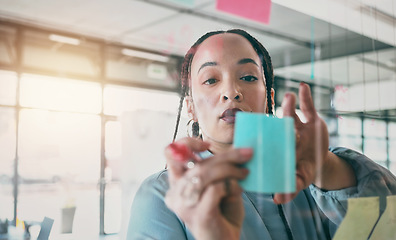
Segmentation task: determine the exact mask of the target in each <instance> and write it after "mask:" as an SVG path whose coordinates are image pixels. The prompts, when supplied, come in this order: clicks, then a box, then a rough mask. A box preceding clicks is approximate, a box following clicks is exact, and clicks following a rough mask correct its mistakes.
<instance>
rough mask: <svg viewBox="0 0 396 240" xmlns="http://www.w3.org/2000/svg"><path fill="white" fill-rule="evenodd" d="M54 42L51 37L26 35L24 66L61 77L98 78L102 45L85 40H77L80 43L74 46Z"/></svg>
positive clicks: (27, 32) (29, 32)
mask: <svg viewBox="0 0 396 240" xmlns="http://www.w3.org/2000/svg"><path fill="white" fill-rule="evenodd" d="M62 37H68V36H62ZM50 38H51V35H50V34H48V33H40V32H36V31H25V32H24V49H23V57H22V59H23V63H22V64H23V65H24V66H26V67H29V68H35V69H44V70H49V71H54V72H56V73H60V74H64V73H71V74H77V75H81V76H82V75H84V76H98V74H99V64H100V62H98V60H99V59H100V57H99V54H100V48H99V45H97V44H94V43H91V42H89V41H86V40H83V39H82V40H80V39H75V40H76V43H75V45H73V44H67V43H62V42H59V41H51V40H50Z"/></svg>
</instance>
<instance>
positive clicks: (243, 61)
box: [238, 58, 259, 67]
mask: <svg viewBox="0 0 396 240" xmlns="http://www.w3.org/2000/svg"><path fill="white" fill-rule="evenodd" d="M246 63H253V64H254V65H256V66H257V67H258V66H259V65H258V64H257V63H256V61H254V60H253V59H251V58H242V59H241V60H239V61H238V64H246Z"/></svg>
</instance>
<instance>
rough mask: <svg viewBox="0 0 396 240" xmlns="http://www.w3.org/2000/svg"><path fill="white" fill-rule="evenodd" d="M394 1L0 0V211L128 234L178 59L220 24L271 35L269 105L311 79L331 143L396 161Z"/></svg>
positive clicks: (76, 232) (89, 231)
mask: <svg viewBox="0 0 396 240" xmlns="http://www.w3.org/2000/svg"><path fill="white" fill-rule="evenodd" d="M395 12H396V2H395V1H393V0H378V1H360V0H347V1H338V0H337V1H334V0H321V1H313V0H311V1H310V0H300V1H293V0H289V1H280V0H273V1H272V3H271V11H270V15H269V17H270V18H269V22H268V23H262V22H258V21H255V20H250V19H247V18H246V17H241V16H238V15H235V14H230V13H227V12H224V11H221V10H218V9H216V0H195V1H182V0H141V1H140V0H113V1H105V0H97V1H93V0H85V1H77V0H73V1H70V0H57V1H50V0H37V1H23V0H17V1H15V0H14V1H12V0H0V146H1V147H0V219H3V220H4V219H6V218H7V219H9V220H10V221H11V222H13V223H17V222H18V221H17V220H20V221H40V220H42V219H43V217H44V216H48V217H51V218H53V219H55V222H54V226H53V229H52V232H51V237H52V238H53V239H102V238H106V239H107V238H109V239H113V238H114V239H123V237H125V228H126V224H127V223H128V220H129V219H128V214H129V212H128V211H129V206H130V204H131V201H132V198H133V196H134V193H135V192H136V189H137V187H138V185H139V183H140V182H141V181H142V180H143V179H144V178H145V177H146V176H148V175H149V174H150V173H153V172H155V171H158V170H160V169H163V168H164V166H165V160H164V157H163V156H162V150H163V148H164V147H165V146H166V144H167V143H169V142H170V141H171V139H172V133H173V129H174V125H175V120H176V113H177V107H178V102H179V98H178V90H179V89H178V85H177V81H178V79H179V71H180V62H181V59H182V57H183V55H184V53H185V52H186V51H187V50H188V48H189V47H190V46H191V45H192V44H193V42H194V41H195V40H196V39H197V38H198V37H199V36H201V35H203V34H204V33H205V32H207V31H211V30H217V29H230V28H243V29H245V30H247V31H248V32H250V33H251V34H252V35H254V36H255V37H257V38H258V39H259V41H261V42H262V43H263V44H264V46H265V47H266V48H267V49H268V51H269V52H270V54H271V56H272V60H273V64H274V72H275V90H276V94H275V96H276V106H277V107H279V106H280V103H281V100H282V97H283V94H284V93H285V92H286V91H294V92H297V89H298V83H299V82H300V81H304V82H307V83H309V84H310V86H311V88H312V92H313V96H314V101H315V106H316V108H317V109H318V112H319V113H320V115H321V116H322V117H323V118H324V119H325V120H326V122H327V124H328V129H329V134H330V145H331V146H345V147H349V148H352V149H354V150H356V151H359V152H362V153H364V154H366V155H368V156H369V157H370V158H372V159H373V160H374V161H376V162H378V163H379V164H381V165H383V166H384V167H386V168H389V169H390V170H391V171H392V172H393V173H396V94H395V92H396V79H395V72H396V49H395V46H396V31H395V30H396V18H395ZM276 114H277V115H278V116H280V117H281V115H282V112H281V109H279V108H277V111H276ZM182 121H183V124H182V129H181V130H180V131H179V132H180V134H179V137H182V136H184V135H185V132H186V127H185V123H186V122H187V116H186V113H185V112H183V120H182ZM68 211H69V212H70V211H71V212H72V214H71V215H70V213H68Z"/></svg>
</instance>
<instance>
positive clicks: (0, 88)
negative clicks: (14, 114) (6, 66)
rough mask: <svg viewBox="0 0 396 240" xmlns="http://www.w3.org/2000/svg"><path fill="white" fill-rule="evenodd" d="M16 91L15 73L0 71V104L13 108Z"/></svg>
mask: <svg viewBox="0 0 396 240" xmlns="http://www.w3.org/2000/svg"><path fill="white" fill-rule="evenodd" d="M16 89H17V75H16V73H15V72H10V71H0V104H1V105H10V106H15V104H16Z"/></svg>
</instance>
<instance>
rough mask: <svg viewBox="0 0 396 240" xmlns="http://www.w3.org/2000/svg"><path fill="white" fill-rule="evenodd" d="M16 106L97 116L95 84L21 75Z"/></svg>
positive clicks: (97, 87)
mask: <svg viewBox="0 0 396 240" xmlns="http://www.w3.org/2000/svg"><path fill="white" fill-rule="evenodd" d="M20 104H21V105H22V106H23V107H34V108H45V109H50V110H59V111H72V112H85V113H99V112H100V111H101V86H100V84H99V83H91V82H84V81H77V80H72V79H61V78H55V77H45V76H39V75H32V74H23V75H22V79H21V95H20Z"/></svg>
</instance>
